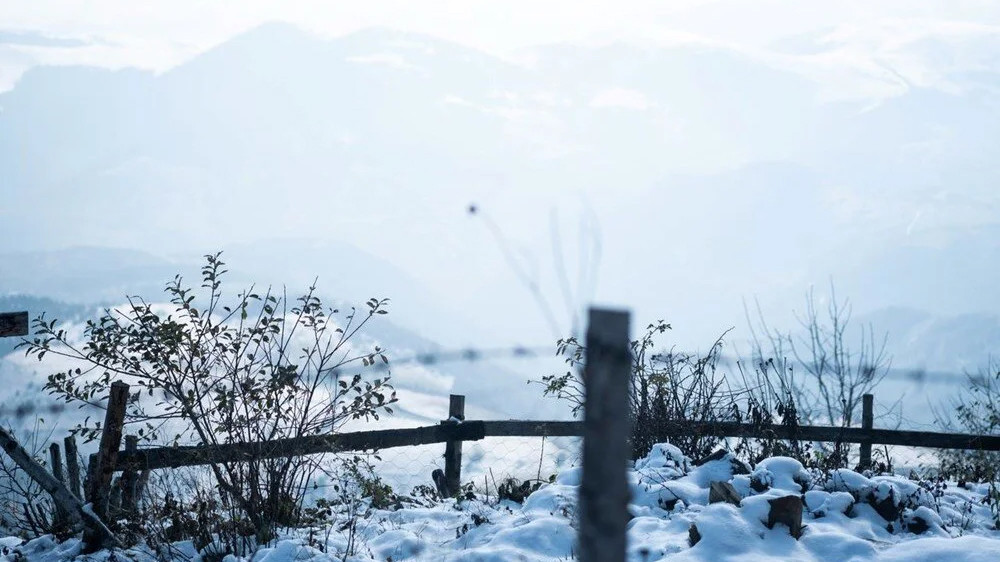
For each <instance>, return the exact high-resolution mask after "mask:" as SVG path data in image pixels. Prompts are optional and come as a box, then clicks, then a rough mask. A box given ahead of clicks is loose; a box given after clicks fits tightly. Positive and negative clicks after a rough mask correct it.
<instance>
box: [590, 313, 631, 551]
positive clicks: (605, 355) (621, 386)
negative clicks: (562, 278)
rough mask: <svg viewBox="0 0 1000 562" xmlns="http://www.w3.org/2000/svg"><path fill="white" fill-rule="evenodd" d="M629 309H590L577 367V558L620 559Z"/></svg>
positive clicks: (625, 510)
mask: <svg viewBox="0 0 1000 562" xmlns="http://www.w3.org/2000/svg"><path fill="white" fill-rule="evenodd" d="M631 369H632V359H631V355H630V353H629V313H628V312H624V311H616V310H605V309H596V308H592V309H590V314H589V318H588V326H587V362H586V366H585V367H584V370H583V384H584V400H585V401H584V407H583V427H584V430H583V432H584V435H583V476H582V481H581V484H580V489H579V509H580V530H579V532H578V534H577V536H578V542H579V545H580V560H581V561H583V562H624V561H625V551H626V543H625V527H626V524H627V523H628V501H629V490H628V482H627V480H626V471H627V464H628V458H629V434H630V429H631V427H630V421H629V409H628V393H629V379H630V375H631Z"/></svg>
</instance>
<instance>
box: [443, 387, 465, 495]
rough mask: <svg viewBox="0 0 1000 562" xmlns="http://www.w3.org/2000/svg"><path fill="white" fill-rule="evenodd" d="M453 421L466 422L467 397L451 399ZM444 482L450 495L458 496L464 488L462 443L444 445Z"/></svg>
mask: <svg viewBox="0 0 1000 562" xmlns="http://www.w3.org/2000/svg"><path fill="white" fill-rule="evenodd" d="M452 419H457V420H460V421H465V396H463V395H461V394H452V395H450V397H449V400H448V420H452ZM450 423H454V422H450ZM444 480H445V483H446V484H447V486H448V493H449V494H450V495H455V494H457V493H458V490H459V488H461V487H462V442H461V441H448V442H447V443H445V445H444Z"/></svg>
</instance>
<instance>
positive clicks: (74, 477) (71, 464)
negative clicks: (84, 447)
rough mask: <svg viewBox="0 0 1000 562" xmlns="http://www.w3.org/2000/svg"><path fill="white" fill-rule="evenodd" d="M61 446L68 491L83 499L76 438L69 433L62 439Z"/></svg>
mask: <svg viewBox="0 0 1000 562" xmlns="http://www.w3.org/2000/svg"><path fill="white" fill-rule="evenodd" d="M63 448H64V449H65V450H66V476H68V477H69V482H68V486H69V491H70V492H72V493H73V495H74V496H76V497H78V498H80V499H81V500H82V499H83V492H82V491H81V487H80V452H79V451H77V449H76V438H75V437H73V436H72V435H70V436H69V437H67V438H65V439H63Z"/></svg>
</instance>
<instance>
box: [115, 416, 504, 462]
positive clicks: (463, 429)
mask: <svg viewBox="0 0 1000 562" xmlns="http://www.w3.org/2000/svg"><path fill="white" fill-rule="evenodd" d="M485 436H486V434H485V431H484V424H483V422H475V421H472V422H463V423H457V424H446V425H432V426H428V427H415V428H410V429H382V430H376V431H358V432H353V433H340V434H336V435H310V436H307V437H296V438H292V439H276V440H274V441H269V442H266V443H233V444H225V445H212V446H208V447H198V446H193V447H158V448H155V449H139V450H137V451H128V450H125V451H121V452H119V453H118V465H117V467H116V468H117V469H118V470H121V469H123V468H125V467H126V466H130V465H131V466H134V467H135V468H136V469H137V470H153V469H158V468H175V467H180V466H197V465H206V464H214V463H226V462H240V461H246V460H249V459H273V458H282V457H294V456H301V455H315V454H318V453H331V452H336V451H361V450H367V449H390V448H393V447H408V446H412V445H427V444H432V443H446V442H448V441H476V440H479V439H482V438H483V437H485Z"/></svg>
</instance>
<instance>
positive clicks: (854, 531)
mask: <svg viewBox="0 0 1000 562" xmlns="http://www.w3.org/2000/svg"><path fill="white" fill-rule="evenodd" d="M580 477H581V472H580V469H579V468H571V469H568V470H565V471H563V472H562V473H561V474H560V475H559V476H558V477H557V478H556V479H555V481H554V482H553V483H551V484H547V485H544V486H542V487H541V488H540V489H539V490H537V491H536V492H534V493H533V494H531V495H530V496H529V497H528V498H527V499H526V500H525V501H524V503H523V504H518V503H515V502H513V501H510V500H505V501H500V502H498V501H496V496H495V494H494V496H493V497H485V496H484V495H483V494H482V493H479V494H478V495H477V496H476V498H475V499H463V500H462V501H455V500H448V501H445V502H440V503H429V504H425V505H420V506H417V505H413V506H410V507H406V508H402V509H397V510H375V511H373V512H372V515H371V516H370V517H368V518H366V519H364V520H360V521H359V522H358V524H357V526H356V532H357V534H356V537H355V539H356V542H355V547H354V551H355V552H354V554H353V555H351V556H347V557H346V559H347V560H378V561H390V560H391V561H393V562H397V561H401V560H470V561H471V560H475V561H497V562H500V561H513V560H539V561H556V560H572V559H575V558H576V555H575V547H574V539H575V535H576V531H575V522H574V517H575V513H576V507H575V506H576V496H577V487H578V485H579V483H580ZM720 481H721V482H729V483H730V484H731V485H732V487H733V488H734V489H735V491H736V492H737V494H738V495H739V496H740V501H739V505H731V504H729V503H725V502H716V503H712V504H709V488H710V484H711V483H712V482H720ZM629 482H630V484H631V490H632V500H631V504H630V507H629V511H630V512H631V515H632V518H631V520H630V521H629V523H628V538H629V546H628V550H629V560H631V561H637V562H638V561H653V560H705V561H718V560H755V561H759V560H817V561H831V562H842V561H851V560H855V561H859V560H883V561H889V560H936V561H946V560H947V561H952V560H955V561H970V562H971V561H977V562H978V561H987V560H989V561H993V560H1000V531H997V530H994V528H993V521H994V519H993V514H992V513H991V511H990V507H989V505H987V504H985V503H984V502H983V498H984V495H985V494H986V493H987V491H988V486H987V485H982V484H975V485H965V486H963V487H959V486H958V485H957V484H955V483H938V484H937V485H935V484H934V483H931V482H918V481H914V480H910V479H907V478H904V477H900V476H871V477H866V476H865V475H862V474H858V473H856V472H853V471H849V470H838V471H833V472H831V473H826V474H823V473H819V472H810V471H807V470H804V469H803V468H802V466H801V465H800V464H799V463H798V462H796V461H795V460H793V459H789V458H784V457H775V458H771V459H767V460H765V461H762V462H761V463H759V464H758V465H757V466H756V467H752V468H751V467H748V466H746V465H745V464H743V463H741V462H739V461H737V460H735V459H734V458H732V457H731V456H729V455H726V456H722V457H721V458H717V459H716V460H711V461H708V462H705V463H704V464H702V465H701V466H694V464H693V463H692V462H691V461H690V459H687V458H685V457H684V456H683V455H681V453H680V451H678V450H677V449H676V448H674V447H673V446H671V445H667V444H661V445H657V446H656V447H654V448H653V451H652V452H651V453H650V455H649V456H648V457H646V458H644V459H640V460H639V461H637V462H636V463H635V466H634V468H633V469H632V470H631V471H630V472H629ZM790 495H791V496H795V497H798V498H801V499H802V500H803V502H804V508H803V515H802V524H803V529H802V534H801V537H800V538H799V539H795V538H793V537H792V536H791V535H790V532H789V531H790V530H789V528H788V527H787V526H785V525H784V524H782V523H776V524H774V526H773V528H769V527H768V525H767V521H768V514H769V510H770V504H769V502H768V500H771V499H775V498H778V497H785V496H790ZM343 522H344V521H343V520H339V521H337V522H335V523H334V524H333V525H330V526H327V527H326V528H324V529H320V530H319V531H318V532H313V533H309V532H308V531H305V530H303V531H300V532H298V533H296V534H293V535H289V536H286V537H284V538H283V539H282V540H280V541H278V542H277V543H276V544H273V545H270V546H269V547H267V548H261V549H259V550H258V551H257V552H256V553H254V554H253V555H252V556H251V557H250V558H251V559H252V560H253V561H254V562H292V561H295V560H314V561H316V562H324V561H328V560H329V561H332V560H343V559H345V557H344V551H345V549H346V548H347V547H348V542H347V541H348V536H347V531H346V530H344V531H338V529H341V528H343V527H344V525H343ZM693 528H696V529H697V531H696V533H693V532H692V529H693ZM694 534H696V535H697V536H698V537H700V538H699V539H698V540H697V541H696V543H695V544H694V546H691V542H692V535H694ZM0 545H2V547H3V548H2V554H0V560H2V561H4V562H8V561H11V562H12V561H14V560H30V561H38V562H63V561H67V560H71V559H74V558H75V557H77V556H79V553H80V548H81V546H80V543H79V541H78V540H76V539H73V540H69V541H66V542H64V543H62V544H58V543H56V542H55V541H54V540H52V539H51V538H49V537H42V538H38V539H35V540H33V541H30V542H28V543H26V544H21V541H20V540H19V539H16V538H13V537H11V538H4V539H0ZM175 547H176V549H175V554H174V555H173V557H172V558H173V559H174V560H178V561H180V560H185V561H187V560H192V561H198V560H200V559H201V558H200V556H199V555H198V553H197V552H196V551H195V549H194V547H193V546H192V545H191V544H190V543H180V544H177V545H175ZM80 559H84V560H95V561H104V560H135V561H137V562H145V561H147V560H148V561H151V560H155V559H156V557H155V556H154V555H153V554H152V553H150V552H148V551H144V550H142V549H131V550H129V551H126V552H118V553H114V554H113V553H111V552H108V551H103V552H99V553H97V554H93V555H89V556H81V557H80ZM237 560H239V559H238V558H236V557H233V556H228V557H227V558H226V562H236V561H237Z"/></svg>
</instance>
